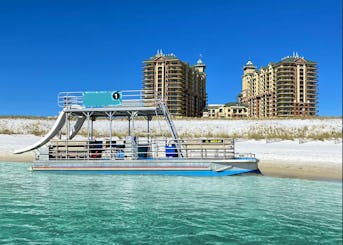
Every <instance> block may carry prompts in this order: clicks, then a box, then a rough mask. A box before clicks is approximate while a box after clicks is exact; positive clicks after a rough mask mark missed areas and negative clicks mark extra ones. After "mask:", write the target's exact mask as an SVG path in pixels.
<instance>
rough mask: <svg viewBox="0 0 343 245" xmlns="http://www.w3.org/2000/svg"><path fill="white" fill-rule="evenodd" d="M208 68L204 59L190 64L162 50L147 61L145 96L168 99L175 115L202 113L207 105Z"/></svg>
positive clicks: (171, 111) (198, 114)
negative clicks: (206, 70) (206, 69)
mask: <svg viewBox="0 0 343 245" xmlns="http://www.w3.org/2000/svg"><path fill="white" fill-rule="evenodd" d="M205 68H206V66H205V64H204V63H203V62H202V61H201V59H199V60H198V62H197V64H196V65H194V66H190V65H189V64H188V63H185V62H183V61H181V60H179V59H178V58H177V57H176V56H175V55H174V54H163V53H162V50H159V51H158V52H157V54H156V55H154V56H153V57H151V58H150V59H148V60H145V61H144V80H143V89H144V96H145V98H147V99H150V98H160V99H162V100H164V101H166V103H167V106H168V109H169V111H170V113H171V114H172V115H175V116H186V117H201V116H202V112H203V110H204V109H205V107H206V74H205Z"/></svg>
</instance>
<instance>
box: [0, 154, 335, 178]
mask: <svg viewBox="0 0 343 245" xmlns="http://www.w3.org/2000/svg"><path fill="white" fill-rule="evenodd" d="M34 158H35V154H34V152H27V153H23V154H19V155H15V154H13V153H12V152H8V151H1V152H0V162H7V163H11V162H13V163H31V162H32V161H33V160H34ZM258 167H259V169H260V172H261V174H262V175H264V176H269V177H279V178H298V179H310V180H327V181H342V164H341V163H335V162H331V163H325V164H324V163H323V162H320V161H313V162H303V161H301V162H291V161H286V160H283V159H275V160H260V162H259V163H258Z"/></svg>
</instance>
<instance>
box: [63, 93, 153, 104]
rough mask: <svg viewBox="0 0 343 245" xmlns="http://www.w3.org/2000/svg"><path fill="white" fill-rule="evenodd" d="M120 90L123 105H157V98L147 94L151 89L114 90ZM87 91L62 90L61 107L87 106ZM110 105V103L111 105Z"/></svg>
mask: <svg viewBox="0 0 343 245" xmlns="http://www.w3.org/2000/svg"><path fill="white" fill-rule="evenodd" d="M100 92H111V91H100ZM112 92H113V93H114V92H120V93H121V94H122V100H121V104H120V105H119V106H123V107H140V106H155V105H156V99H155V98H153V97H151V96H146V95H147V94H149V92H150V91H147V90H118V91H112ZM84 94H85V92H60V93H59V94H58V96H57V105H58V106H59V107H62V108H65V107H71V108H72V107H80V108H85V107H86V106H85V105H84ZM109 106H110V105H109Z"/></svg>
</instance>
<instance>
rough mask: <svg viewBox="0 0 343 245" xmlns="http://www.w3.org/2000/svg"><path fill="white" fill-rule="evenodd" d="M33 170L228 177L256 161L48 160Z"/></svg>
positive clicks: (250, 168)
mask: <svg viewBox="0 0 343 245" xmlns="http://www.w3.org/2000/svg"><path fill="white" fill-rule="evenodd" d="M31 170H33V171H44V172H52V173H63V174H73V173H75V174H124V175H173V176H230V175H238V174H245V173H251V172H257V173H258V172H259V170H258V167H257V160H256V159H255V158H251V159H246V158H245V159H229V160H219V161H208V160H207V161H205V160H187V159H178V160H170V159H159V160H123V161H49V162H36V163H35V164H34V165H33V166H32V167H31Z"/></svg>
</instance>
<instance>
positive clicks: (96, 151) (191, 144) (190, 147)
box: [47, 137, 250, 160]
mask: <svg viewBox="0 0 343 245" xmlns="http://www.w3.org/2000/svg"><path fill="white" fill-rule="evenodd" d="M178 143H179V144H180V145H182V147H181V151H182V154H181V152H180V151H179V150H178V149H177V145H176V142H175V140H174V139H154V140H148V139H145V138H144V139H137V138H135V137H133V138H127V139H125V140H112V141H110V140H100V141H95V140H94V141H86V140H80V141H67V140H56V141H51V142H50V145H49V146H48V152H47V154H48V159H49V160H123V159H127V160H136V159H141V160H144V159H147V160H148V159H165V158H170V159H177V158H185V159H233V158H235V157H237V156H238V155H237V154H235V153H234V141H233V140H232V139H188V140H179V142H178ZM244 156H245V157H249V156H250V155H249V156H247V155H246V154H244ZM240 157H242V156H240Z"/></svg>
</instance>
